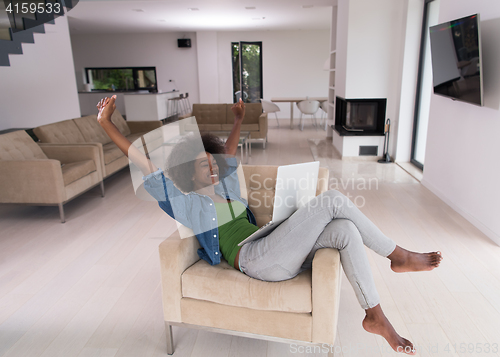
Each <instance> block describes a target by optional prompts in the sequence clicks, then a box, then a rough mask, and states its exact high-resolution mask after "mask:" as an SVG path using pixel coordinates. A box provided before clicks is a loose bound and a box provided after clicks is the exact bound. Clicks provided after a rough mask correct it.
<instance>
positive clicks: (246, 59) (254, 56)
mask: <svg viewBox="0 0 500 357" xmlns="http://www.w3.org/2000/svg"><path fill="white" fill-rule="evenodd" d="M231 55H232V63H233V102H234V103H236V102H237V101H238V100H239V99H240V98H242V99H243V101H244V102H245V103H259V102H260V99H261V98H262V97H263V93H262V42H232V43H231Z"/></svg>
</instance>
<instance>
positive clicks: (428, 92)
mask: <svg viewBox="0 0 500 357" xmlns="http://www.w3.org/2000/svg"><path fill="white" fill-rule="evenodd" d="M438 14H439V0H425V3H424V18H423V21H422V38H421V43H420V61H419V69H418V80H417V93H416V98H415V112H414V119H413V136H412V147H411V160H410V161H411V162H412V163H413V164H414V165H415V166H417V167H418V168H420V169H421V170H423V168H424V160H425V146H426V143H427V126H428V123H429V112H430V107H431V96H432V88H433V87H432V63H431V45H430V40H429V27H431V26H434V25H436V24H437V23H438Z"/></svg>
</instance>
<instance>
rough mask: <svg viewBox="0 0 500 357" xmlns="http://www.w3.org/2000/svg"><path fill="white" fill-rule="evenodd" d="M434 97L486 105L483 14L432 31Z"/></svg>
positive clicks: (442, 25) (433, 28)
mask: <svg viewBox="0 0 500 357" xmlns="http://www.w3.org/2000/svg"><path fill="white" fill-rule="evenodd" d="M429 30H430V40H431V58H432V75H433V86H434V94H438V95H442V96H445V97H449V98H452V99H453V100H459V101H462V102H467V103H472V104H476V105H480V106H482V105H483V69H482V62H483V61H482V58H481V31H480V23H479V14H475V15H471V16H467V17H463V18H461V19H457V20H453V21H450V22H445V23H442V24H439V25H436V26H432V27H430V29H429Z"/></svg>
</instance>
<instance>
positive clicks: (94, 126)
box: [33, 110, 163, 178]
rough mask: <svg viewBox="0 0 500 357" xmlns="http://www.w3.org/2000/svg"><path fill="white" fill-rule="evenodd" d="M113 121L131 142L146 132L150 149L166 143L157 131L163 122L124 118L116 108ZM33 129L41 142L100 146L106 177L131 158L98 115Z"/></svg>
mask: <svg viewBox="0 0 500 357" xmlns="http://www.w3.org/2000/svg"><path fill="white" fill-rule="evenodd" d="M111 120H112V121H113V123H114V124H115V125H116V126H117V128H118V130H119V131H120V132H121V133H122V134H123V135H124V136H125V137H126V138H127V139H128V140H130V141H131V142H134V140H136V139H138V138H140V137H141V136H143V135H148V136H149V137H148V147H149V148H150V150H154V149H156V148H157V147H159V146H160V145H161V144H162V143H163V137H162V136H161V131H159V130H155V129H158V128H160V127H161V125H162V123H161V121H142V122H133V121H125V119H124V118H123V117H122V115H121V114H120V113H119V112H118V110H115V111H114V113H113V115H112V117H111ZM33 132H34V133H35V135H36V136H37V137H38V139H39V140H40V142H42V143H51V144H77V145H79V146H84V145H94V146H97V147H98V148H99V152H100V155H101V162H102V172H103V173H104V178H107V177H109V176H111V175H112V174H114V173H115V172H117V171H119V170H121V169H123V168H124V167H127V166H128V164H129V162H128V158H127V157H126V156H125V155H124V154H123V153H122V152H121V150H120V149H119V148H118V146H116V144H115V143H114V142H112V141H111V139H110V138H109V136H108V134H106V132H105V131H104V129H103V128H102V127H101V126H100V125H99V122H98V121H97V115H96V114H93V115H87V116H85V117H81V118H76V119H69V120H64V121H60V122H56V123H52V124H46V125H42V126H39V127H37V128H35V129H34V130H33ZM148 133H149V134H148Z"/></svg>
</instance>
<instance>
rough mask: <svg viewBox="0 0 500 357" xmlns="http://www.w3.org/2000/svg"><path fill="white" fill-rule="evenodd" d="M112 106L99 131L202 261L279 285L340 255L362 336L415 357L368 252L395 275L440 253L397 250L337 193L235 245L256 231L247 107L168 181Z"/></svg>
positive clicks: (179, 152)
mask: <svg viewBox="0 0 500 357" xmlns="http://www.w3.org/2000/svg"><path fill="white" fill-rule="evenodd" d="M115 99H116V96H113V97H111V98H105V99H103V100H101V101H100V102H99V103H98V105H97V107H98V109H99V114H98V121H99V123H100V124H101V126H102V127H103V128H104V130H105V131H106V133H107V134H108V135H109V137H110V138H111V139H112V140H113V141H114V142H115V143H116V145H117V146H118V147H119V148H120V149H121V151H123V153H124V154H125V155H127V156H128V157H129V159H130V160H131V161H132V162H133V163H134V164H135V165H136V166H138V167H139V168H140V169H141V170H142V172H143V174H144V176H145V177H144V181H145V182H144V187H145V188H146V190H147V191H148V192H149V193H150V194H151V195H152V196H153V197H154V198H155V199H156V200H157V201H158V202H159V205H160V207H161V208H162V209H163V210H164V211H165V212H166V213H168V214H169V215H170V216H171V217H172V218H174V219H175V220H177V221H178V222H180V223H182V224H183V225H185V226H187V227H190V228H192V229H193V231H194V232H195V234H196V237H197V238H198V241H199V242H200V245H201V247H202V248H201V249H200V250H199V251H198V254H199V255H200V257H201V258H202V259H204V260H206V261H207V262H208V263H210V264H211V265H215V264H219V263H220V261H221V254H222V256H223V257H224V258H225V259H226V260H227V261H228V263H229V264H230V265H232V266H233V267H235V268H236V269H239V270H240V271H241V272H243V273H244V274H246V275H248V276H250V277H253V278H256V279H260V280H265V281H281V280H287V279H291V278H293V277H295V276H296V275H297V274H299V273H300V272H302V271H304V270H306V269H308V268H310V267H311V265H312V259H313V257H314V253H315V252H316V251H317V250H318V249H321V248H336V249H338V250H339V252H340V259H341V263H342V267H343V269H344V271H345V274H346V275H347V278H348V279H349V282H350V283H351V285H352V287H353V289H354V291H355V293H356V296H357V298H358V301H359V303H360V305H361V307H362V308H363V309H364V310H365V313H366V316H365V318H364V320H363V323H362V325H363V328H364V329H365V330H366V331H368V332H371V333H375V334H379V335H381V336H383V337H384V338H385V339H386V340H387V342H388V343H389V345H390V346H391V347H392V348H393V349H394V350H395V351H397V352H405V353H408V354H415V350H414V347H413V344H412V343H411V342H410V341H408V340H407V339H405V338H403V337H401V336H399V335H398V334H397V332H396V331H395V330H394V328H393V326H392V325H391V323H390V322H389V320H388V319H387V318H386V316H385V315H384V313H383V311H382V308H381V307H380V298H379V295H378V293H377V290H376V288H375V283H374V280H373V276H372V273H371V270H370V265H369V262H368V257H367V256H366V252H365V250H364V245H366V246H367V247H368V248H370V249H372V250H373V251H375V252H376V253H377V254H380V255H381V256H383V257H387V258H388V259H389V260H390V261H391V269H392V270H393V271H395V272H410V271H428V270H432V269H434V268H435V267H437V266H439V263H440V262H441V259H442V257H441V254H440V252H432V253H415V252H410V251H408V250H405V249H403V248H401V247H399V246H398V245H396V243H395V242H394V241H392V240H391V239H390V238H388V237H386V236H385V235H384V234H383V233H382V232H381V231H380V230H379V229H378V228H377V227H376V226H375V225H374V224H373V223H372V222H371V221H370V220H369V219H368V218H367V217H365V215H364V214H363V213H361V211H360V210H359V209H358V208H357V207H356V206H355V205H354V204H353V203H352V202H351V201H350V200H349V199H348V198H347V197H345V196H344V195H342V194H341V193H340V192H338V191H335V190H330V191H327V192H324V193H322V194H321V195H318V196H317V197H315V198H313V199H312V200H311V201H309V203H308V205H307V206H306V207H303V208H300V209H298V210H297V211H296V212H295V213H294V214H293V215H291V216H290V217H289V218H288V219H287V220H286V221H284V222H283V223H281V224H280V225H279V227H278V228H276V229H275V230H274V231H272V232H271V233H270V234H269V235H267V236H266V237H264V238H261V239H257V240H254V241H251V242H248V243H246V244H244V245H243V246H242V247H239V246H238V243H240V242H241V241H242V240H244V239H245V238H247V237H248V236H249V235H250V234H252V233H253V232H255V231H256V230H257V229H258V227H257V226H256V225H255V217H254V216H253V214H252V212H251V211H250V210H249V209H248V204H247V202H246V201H245V200H244V199H243V198H242V197H240V191H239V182H238V177H237V173H236V167H237V164H236V158H235V157H234V156H235V154H236V150H237V147H238V141H239V134H240V128H241V123H242V121H243V118H244V116H245V105H244V104H243V102H242V101H240V102H239V103H236V104H235V105H234V106H233V107H232V111H233V113H234V115H235V120H234V126H233V128H232V131H231V134H230V136H229V138H228V140H227V141H226V143H225V144H223V143H222V141H221V140H220V139H219V138H217V137H215V136H211V135H203V136H202V137H201V139H202V142H203V146H201V144H200V145H198V146H197V145H196V143H195V142H194V141H193V140H190V139H187V140H184V141H181V142H180V143H179V144H177V145H176V146H175V147H174V148H173V150H172V152H171V154H170V156H169V159H168V167H169V169H168V170H167V173H168V176H169V177H170V179H169V178H167V177H165V176H164V174H163V171H162V170H161V169H158V168H157V167H155V166H154V164H153V163H152V162H151V161H150V160H149V159H148V158H147V157H146V156H145V155H144V154H142V153H140V152H139V151H138V150H137V149H136V148H135V147H134V146H133V145H131V143H130V141H128V139H126V138H125V137H124V136H123V135H122V134H121V133H120V132H119V131H118V129H117V127H116V126H115V125H114V124H113V123H112V122H111V114H112V113H113V111H114V110H115V107H116V106H115ZM223 155H225V157H226V158H224V156H223ZM172 180H173V182H172ZM174 183H175V186H174ZM221 183H222V184H221ZM176 186H177V187H176ZM179 188H180V189H181V190H182V191H184V192H185V193H183V192H181V191H180V190H179ZM226 222H227V223H226Z"/></svg>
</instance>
